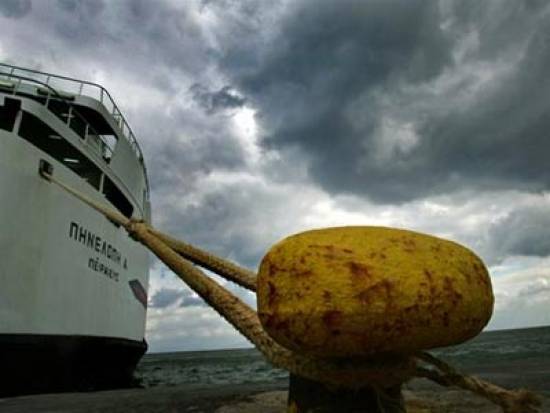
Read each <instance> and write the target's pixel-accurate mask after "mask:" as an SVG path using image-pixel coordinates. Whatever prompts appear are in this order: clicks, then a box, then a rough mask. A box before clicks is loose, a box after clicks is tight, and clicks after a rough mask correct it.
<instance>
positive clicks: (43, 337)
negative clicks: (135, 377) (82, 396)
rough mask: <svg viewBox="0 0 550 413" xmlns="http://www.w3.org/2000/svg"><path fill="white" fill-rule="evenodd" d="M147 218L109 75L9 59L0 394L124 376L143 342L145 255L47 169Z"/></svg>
mask: <svg viewBox="0 0 550 413" xmlns="http://www.w3.org/2000/svg"><path fill="white" fill-rule="evenodd" d="M41 162H42V163H44V162H46V163H48V164H50V165H52V166H53V169H54V171H55V176H56V177H58V178H59V179H62V180H64V181H65V182H67V184H70V185H72V186H73V187H76V188H78V190H79V191H80V192H82V193H84V194H85V195H86V196H87V197H89V198H91V199H93V200H95V201H97V202H100V203H103V204H105V205H108V206H110V207H111V208H114V209H116V210H118V211H119V212H120V213H122V214H123V215H125V216H127V217H133V218H138V219H143V220H146V221H150V202H149V186H148V181H147V172H146V168H145V164H144V160H143V155H142V152H141V149H140V147H139V145H138V143H137V141H136V139H135V137H134V134H133V132H132V130H131V129H130V127H129V126H128V123H127V122H126V119H125V118H124V116H123V115H122V113H121V112H120V110H119V108H118V106H117V105H116V104H115V102H114V100H113V99H112V98H111V95H110V94H109V93H108V92H107V91H106V90H105V89H104V88H103V87H102V86H100V85H98V84H95V83H91V82H85V81H80V80H77V79H71V78H68V77H63V76H57V75H53V74H49V73H45V72H41V71H36V70H29V69H24V68H20V67H17V66H12V65H6V64H0V204H1V207H0V362H1V365H2V366H3V370H4V372H9V373H4V377H2V378H1V379H0V381H1V383H0V394H2V393H3V394H16V393H21V392H23V393H29V392H36V391H44V390H62V389H65V388H67V387H69V388H87V387H97V386H106V387H109V386H112V385H122V384H124V383H125V382H127V381H128V380H129V379H130V378H131V375H132V371H133V370H134V368H135V365H136V364H137V362H138V361H139V358H140V357H141V355H142V354H143V353H144V352H145V350H146V344H145V341H144V331H145V315H146V307H147V285H148V268H149V262H148V260H149V257H148V253H147V251H146V250H145V248H143V247H142V246H141V245H140V244H138V243H137V242H135V241H134V240H132V239H131V238H129V237H128V235H127V234H126V232H125V231H124V229H123V228H121V227H119V226H117V225H115V224H114V223H113V222H111V221H109V220H107V219H106V218H105V217H103V216H102V215H100V214H99V213H97V212H96V211H94V210H92V209H91V208H89V207H88V206H86V205H85V204H83V203H82V202H80V201H78V200H77V199H75V198H73V197H71V196H70V195H69V194H67V193H65V192H63V191H61V190H60V189H59V188H57V187H56V186H54V185H51V184H49V183H48V182H47V181H46V180H44V179H41V178H40V177H39V174H38V168H39V165H40V163H41Z"/></svg>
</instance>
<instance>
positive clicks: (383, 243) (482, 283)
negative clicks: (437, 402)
mask: <svg viewBox="0 0 550 413" xmlns="http://www.w3.org/2000/svg"><path fill="white" fill-rule="evenodd" d="M257 294H258V315H259V317H260V321H261V322H262V325H263V327H264V328H265V330H266V331H267V333H268V334H269V335H270V336H271V337H272V338H273V339H274V340H275V341H277V342H278V343H279V344H280V345H282V346H283V347H285V348H288V349H290V350H292V351H294V352H295V353H297V354H302V355H304V356H309V357H313V358H317V359H318V360H328V359H331V360H348V361H349V360H365V359H372V360H376V359H384V358H388V359H391V358H392V357H403V356H407V355H414V354H416V353H418V352H419V351H421V350H424V349H429V348H434V347H440V346H447V345H451V344H457V343H460V342H463V341H465V340H467V339H469V338H472V337H474V336H475V335H477V334H478V333H479V332H480V331H481V329H482V328H483V327H484V326H485V325H486V324H487V322H488V321H489V319H490V317H491V314H492V310H493V301H494V298H493V293H492V289H491V282H490V278H489V275H488V272H487V269H486V268H485V265H484V264H483V263H482V261H481V260H480V259H479V258H478V257H477V256H476V255H475V254H474V253H472V252H471V251H470V250H468V249H467V248H465V247H463V246H461V245H459V244H456V243H454V242H451V241H446V240H443V239H440V238H436V237H433V236H429V235H425V234H420V233H416V232H412V231H406V230H399V229H392V228H379V227H344V228H328V229H321V230H315V231H308V232H304V233H300V234H297V235H294V236H291V237H288V238H286V239H284V240H283V241H281V242H279V243H278V244H276V245H275V246H274V247H273V248H271V250H270V251H269V252H268V253H267V254H266V256H265V257H264V258H263V260H262V262H261V264H260V269H259V273H258V285H257ZM388 373H389V372H388ZM406 379H407V378H406V377H404V378H403V381H405V380H406ZM289 390H290V391H289V404H288V406H289V410H288V411H295V412H308V411H316V412H317V411H318V412H336V411H338V412H352V411H366V412H400V411H404V405H403V398H402V396H401V386H400V385H393V386H392V387H391V388H383V387H382V386H378V387H377V386H376V383H365V385H364V386H360V385H356V386H355V388H354V389H350V388H346V386H342V387H340V388H334V386H326V385H325V384H323V383H320V382H314V381H311V380H307V379H303V378H300V377H297V376H295V375H292V374H291V379H290V389H289Z"/></svg>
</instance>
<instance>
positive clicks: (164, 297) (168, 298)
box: [150, 288, 183, 308]
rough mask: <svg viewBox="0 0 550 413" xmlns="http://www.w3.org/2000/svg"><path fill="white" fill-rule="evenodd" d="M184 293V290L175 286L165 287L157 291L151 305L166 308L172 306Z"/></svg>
mask: <svg viewBox="0 0 550 413" xmlns="http://www.w3.org/2000/svg"><path fill="white" fill-rule="evenodd" d="M182 295H183V291H182V290H176V289H173V288H163V289H161V290H159V291H157V292H156V293H155V294H154V295H153V296H152V297H151V303H150V305H151V307H153V308H164V307H168V306H171V305H173V304H175V303H176V302H178V301H179V300H180V299H181V297H182Z"/></svg>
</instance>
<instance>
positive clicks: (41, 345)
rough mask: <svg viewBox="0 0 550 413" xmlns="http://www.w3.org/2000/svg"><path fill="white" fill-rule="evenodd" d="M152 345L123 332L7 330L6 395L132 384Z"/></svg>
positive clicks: (0, 361)
mask: <svg viewBox="0 0 550 413" xmlns="http://www.w3.org/2000/svg"><path fill="white" fill-rule="evenodd" d="M146 350H147V344H146V343H145V342H144V341H143V342H138V341H132V340H125V339H118V338H107V337H89V336H58V335H37V334H2V335H0V366H2V371H3V373H2V374H1V375H0V397H7V396H15V395H23V394H35V393H49V392H62V391H87V390H101V389H112V388H121V387H128V386H130V385H132V383H133V381H134V379H133V372H134V369H135V367H136V365H137V363H138V361H139V359H140V358H141V356H142V355H143V354H144V353H145V351H146Z"/></svg>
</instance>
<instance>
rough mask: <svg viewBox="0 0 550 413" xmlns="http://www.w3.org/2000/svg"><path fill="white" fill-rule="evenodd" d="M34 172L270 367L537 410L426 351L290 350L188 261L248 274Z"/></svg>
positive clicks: (236, 275)
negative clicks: (172, 277)
mask: <svg viewBox="0 0 550 413" xmlns="http://www.w3.org/2000/svg"><path fill="white" fill-rule="evenodd" d="M39 173H40V176H41V177H42V178H44V179H45V180H46V181H48V182H50V183H53V184H56V185H57V186H59V187H60V188H61V189H63V190H65V191H66V192H68V193H70V194H72V195H73V196H75V197H76V198H78V199H79V200H81V201H82V202H84V203H86V204H88V205H89V206H90V207H92V208H93V209H95V210H96V211H97V212H99V213H100V214H102V215H104V216H105V217H106V218H107V219H109V220H111V221H113V222H115V223H117V224H119V225H121V226H123V227H124V228H125V229H126V230H127V232H128V234H129V235H130V236H131V237H132V238H133V239H134V240H136V241H137V242H140V243H142V244H143V245H144V246H146V247H147V248H148V249H149V250H150V251H151V252H153V253H154V254H155V255H156V256H157V257H158V258H159V259H160V260H161V261H163V262H164V263H165V264H166V265H167V266H168V267H169V268H170V269H171V270H172V271H174V273H175V274H176V275H177V276H178V277H179V278H181V279H182V280H183V281H184V282H185V283H186V284H187V285H188V286H189V287H191V288H192V289H193V290H194V291H195V292H196V293H197V294H198V295H199V296H200V297H201V298H203V299H204V300H205V302H207V303H208V304H209V305H210V306H211V307H212V308H214V309H215V310H216V311H217V312H218V313H219V314H220V315H221V316H222V317H223V318H225V319H226V320H227V321H228V322H229V323H230V324H231V325H233V327H235V328H236V329H237V330H238V331H239V332H240V333H241V334H243V335H244V336H245V337H246V338H247V339H248V340H250V341H251V342H252V343H253V344H254V345H255V346H256V347H257V348H258V350H259V351H260V352H262V354H263V355H264V356H265V357H266V358H267V360H268V361H270V362H271V363H272V364H273V365H274V366H276V367H279V368H283V369H285V370H287V371H289V372H290V373H292V374H295V375H297V376H300V377H304V378H306V379H310V380H314V381H316V382H320V383H324V384H326V385H327V386H332V387H333V388H338V387H344V388H349V389H353V388H363V387H366V386H370V387H372V388H373V389H374V390H377V391H379V392H381V394H383V391H384V389H388V388H391V387H394V386H399V385H401V384H402V383H404V382H406V381H407V380H409V379H412V378H414V377H422V378H427V379H429V380H431V381H434V382H436V383H438V384H440V385H442V386H457V387H460V388H462V389H465V390H469V391H472V392H474V393H476V394H478V395H480V396H482V397H484V398H486V399H488V400H490V401H491V402H493V403H495V404H497V405H499V406H500V407H501V408H502V410H503V412H505V413H536V412H538V411H539V410H538V407H539V406H540V405H541V402H540V399H539V398H538V397H537V396H536V395H535V394H534V393H532V392H530V391H528V390H523V389H520V390H506V389H503V388H501V387H499V386H496V385H494V384H492V383H489V382H486V381H484V380H481V379H479V378H477V377H473V376H468V375H465V374H462V373H459V372H457V371H456V370H455V369H453V368H452V367H451V366H450V365H449V364H447V363H445V362H443V361H442V360H440V359H438V358H436V357H435V356H433V355H431V354H429V353H426V352H422V353H417V354H412V355H409V356H402V357H393V358H389V357H387V358H384V359H365V358H363V359H353V360H329V359H319V358H313V357H307V356H303V355H299V354H295V353H293V352H291V351H290V350H288V349H286V348H284V347H282V346H281V345H279V344H278V343H276V342H275V341H274V340H273V339H272V338H271V337H270V336H269V335H268V334H267V333H266V332H265V330H264V329H263V328H262V325H261V324H260V321H259V319H258V315H257V313H256V312H255V311H254V310H253V309H252V308H250V307H249V306H248V305H246V304H245V303H244V302H243V301H242V300H240V299H239V298H238V297H236V296H235V295H233V294H232V293H231V292H229V291H228V290H226V289H225V288H223V287H222V286H220V285H219V284H218V283H216V282H215V281H214V280H212V279H211V278H209V277H208V276H207V275H206V274H205V273H204V272H203V271H201V270H200V269H199V268H197V267H196V266H195V265H194V264H196V265H199V266H202V267H204V268H207V269H210V270H212V271H214V272H216V273H217V274H219V275H220V276H223V277H225V278H226V279H228V280H230V281H233V282H235V283H237V284H239V285H241V286H242V287H244V288H247V289H249V290H251V291H255V289H256V288H255V275H254V273H252V272H251V271H249V270H247V269H244V268H241V267H239V266H238V265H235V264H234V263H232V262H229V261H226V260H224V259H223V258H220V257H216V256H214V255H213V254H210V253H209V252H207V251H203V250H201V249H199V248H197V247H195V246H192V245H191V244H187V243H185V242H183V241H179V240H176V239H175V238H172V237H170V236H169V235H166V234H163V233H162V232H160V231H158V230H156V229H154V228H153V227H151V226H150V225H149V224H148V223H146V222H144V221H142V220H136V219H128V218H126V217H125V216H123V215H122V214H120V213H118V212H117V211H114V210H112V209H111V208H109V207H106V206H104V205H102V204H100V203H98V202H96V201H94V200H92V199H91V198H89V197H88V196H86V195H85V194H83V193H81V192H79V191H78V190H76V189H74V188H71V187H70V186H69V185H67V184H65V183H63V182H61V181H60V180H58V179H56V178H55V177H53V175H52V173H53V171H51V170H44V169H43V168H42V167H41V169H40V171H39Z"/></svg>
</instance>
